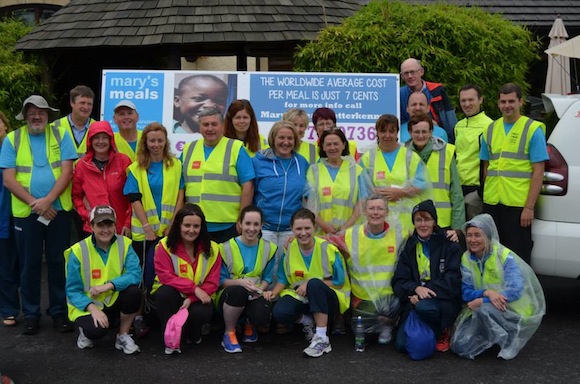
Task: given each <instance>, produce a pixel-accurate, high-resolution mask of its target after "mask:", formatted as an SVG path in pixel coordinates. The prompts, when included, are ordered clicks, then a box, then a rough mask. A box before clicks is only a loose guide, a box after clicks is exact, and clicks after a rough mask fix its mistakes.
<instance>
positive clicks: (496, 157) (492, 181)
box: [483, 116, 541, 207]
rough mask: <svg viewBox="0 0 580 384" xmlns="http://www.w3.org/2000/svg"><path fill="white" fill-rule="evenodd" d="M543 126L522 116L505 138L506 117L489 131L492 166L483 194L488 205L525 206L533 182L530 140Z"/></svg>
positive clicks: (490, 165)
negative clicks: (504, 122)
mask: <svg viewBox="0 0 580 384" xmlns="http://www.w3.org/2000/svg"><path fill="white" fill-rule="evenodd" d="M536 129H541V127H540V124H539V123H538V122H536V121H534V120H532V119H530V118H528V117H525V116H522V117H520V118H519V119H518V121H516V122H515V124H514V125H513V127H512V128H511V129H510V131H509V132H508V134H507V136H506V135H505V130H504V125H503V118H501V119H498V120H496V121H495V122H493V123H492V124H490V125H489V127H488V128H487V132H486V134H485V141H486V143H487V148H488V151H489V165H488V168H487V178H486V179H485V186H484V191H483V199H484V203H486V204H491V205H495V204H498V203H500V202H501V203H502V204H504V205H507V206H511V207H523V206H524V205H525V204H526V200H527V198H528V192H529V190H530V185H531V183H532V171H533V168H532V163H531V161H530V157H529V146H530V140H531V139H532V136H533V135H534V132H535V131H536Z"/></svg>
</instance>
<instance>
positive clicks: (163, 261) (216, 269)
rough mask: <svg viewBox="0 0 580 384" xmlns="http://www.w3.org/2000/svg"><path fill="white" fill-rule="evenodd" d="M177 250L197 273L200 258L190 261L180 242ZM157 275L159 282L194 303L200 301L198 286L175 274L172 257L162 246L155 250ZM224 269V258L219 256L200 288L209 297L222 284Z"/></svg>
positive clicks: (179, 255) (177, 253)
mask: <svg viewBox="0 0 580 384" xmlns="http://www.w3.org/2000/svg"><path fill="white" fill-rule="evenodd" d="M176 248H177V249H176V250H175V251H176V252H175V254H176V255H177V256H178V257H180V258H181V259H183V260H185V261H186V262H187V263H188V264H190V265H191V266H192V268H193V270H194V271H195V270H196V268H197V261H198V260H199V257H197V256H196V258H195V260H194V261H193V263H192V262H191V261H190V260H189V257H188V255H187V252H186V251H185V248H184V247H183V244H182V243H181V242H180V243H179V244H178V245H177V247H176ZM154 262H155V273H156V274H157V277H158V278H159V282H160V283H161V284H163V285H169V286H170V287H173V288H175V289H177V290H178V291H179V292H181V293H183V294H184V295H186V296H187V297H188V298H189V299H190V300H191V302H192V303H195V302H196V301H199V299H198V298H197V296H195V293H194V292H195V288H196V287H197V285H196V284H195V283H194V282H193V281H191V280H189V279H186V278H184V277H179V276H177V274H176V273H175V269H174V267H173V263H172V262H171V257H170V256H169V254H167V251H166V250H165V248H164V247H163V246H161V245H158V246H157V248H156V249H155V259H154ZM221 267H222V258H221V256H220V255H218V257H217V260H216V262H215V264H214V265H213V266H212V268H211V269H210V271H209V273H208V275H207V277H206V278H205V279H204V281H203V283H201V284H200V285H199V288H200V289H202V290H203V291H204V292H205V293H207V294H208V295H210V296H211V295H212V294H214V293H215V292H216V291H217V289H218V287H219V283H220V269H221Z"/></svg>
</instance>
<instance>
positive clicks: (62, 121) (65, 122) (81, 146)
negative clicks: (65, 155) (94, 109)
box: [52, 115, 95, 159]
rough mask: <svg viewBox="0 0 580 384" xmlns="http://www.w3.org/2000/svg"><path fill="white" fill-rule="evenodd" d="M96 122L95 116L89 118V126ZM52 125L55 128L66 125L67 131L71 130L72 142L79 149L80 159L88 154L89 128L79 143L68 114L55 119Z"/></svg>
mask: <svg viewBox="0 0 580 384" xmlns="http://www.w3.org/2000/svg"><path fill="white" fill-rule="evenodd" d="M94 122H95V120H94V119H93V118H89V126H90V125H91V124H92V123H94ZM52 126H54V127H55V128H59V127H64V128H65V129H66V130H67V131H69V132H70V135H71V139H72V142H73V144H74V146H75V149H76V151H77V155H78V156H79V159H82V158H83V157H84V156H85V155H86V154H87V136H88V133H89V130H88V129H87V131H86V132H85V136H84V137H83V139H82V140H81V142H80V144H79V145H77V141H76V140H75V136H74V133H73V131H72V130H73V129H74V128H73V127H71V125H70V122H69V121H68V115H67V116H65V117H62V118H60V119H58V120H55V121H53V122H52Z"/></svg>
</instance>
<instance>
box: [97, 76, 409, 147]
mask: <svg viewBox="0 0 580 384" xmlns="http://www.w3.org/2000/svg"><path fill="white" fill-rule="evenodd" d="M101 95H102V100H101V120H107V121H109V122H110V123H111V125H112V126H113V129H114V130H115V131H116V130H117V126H116V124H115V121H114V112H113V110H114V108H115V105H116V104H117V103H118V102H119V101H121V100H130V101H132V102H133V103H135V105H136V107H137V112H138V113H139V123H138V125H137V127H138V129H140V130H142V129H143V128H144V127H145V126H146V125H147V124H149V123H151V122H153V121H157V122H160V123H161V124H163V125H164V126H165V127H166V128H167V130H168V133H169V139H170V142H171V149H172V152H174V153H175V154H179V153H180V152H181V150H182V148H183V145H184V144H185V143H187V142H189V141H193V140H197V139H199V138H200V137H201V134H200V133H199V128H198V122H197V116H196V115H197V112H199V110H200V109H202V108H207V107H210V106H211V107H217V108H219V109H220V110H221V111H222V112H223V113H224V115H225V113H226V112H227V108H228V106H229V104H230V103H231V102H232V101H233V100H236V99H248V100H250V102H251V104H252V107H253V108H254V111H255V113H256V118H257V120H258V126H259V129H260V133H261V134H262V135H264V137H267V136H268V132H269V130H270V128H271V127H272V125H273V124H274V123H275V122H276V121H279V120H281V119H282V115H283V114H284V112H286V111H287V110H288V109H290V108H300V109H303V110H305V111H306V112H307V113H308V115H309V118H310V124H309V126H308V128H307V130H306V133H305V135H304V140H305V141H309V142H315V141H316V140H317V139H318V137H317V134H316V131H315V129H314V126H313V124H312V113H313V112H314V111H315V110H316V109H317V108H320V107H327V108H331V109H332V110H334V112H335V113H336V118H337V126H338V127H339V128H340V129H342V130H343V131H344V133H345V135H346V138H347V139H348V140H354V141H356V142H357V146H358V148H359V151H361V152H364V151H366V150H368V149H369V148H371V147H373V146H375V145H376V131H375V128H374V123H375V122H376V120H377V119H378V118H379V116H380V115H382V114H385V113H389V114H393V115H395V116H398V115H399V75H398V74H352V73H299V72H208V71H132V70H104V71H103V83H102V92H101Z"/></svg>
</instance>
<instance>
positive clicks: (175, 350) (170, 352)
mask: <svg viewBox="0 0 580 384" xmlns="http://www.w3.org/2000/svg"><path fill="white" fill-rule="evenodd" d="M174 353H177V354H180V353H181V349H179V348H169V347H165V354H166V355H173V354H174Z"/></svg>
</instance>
